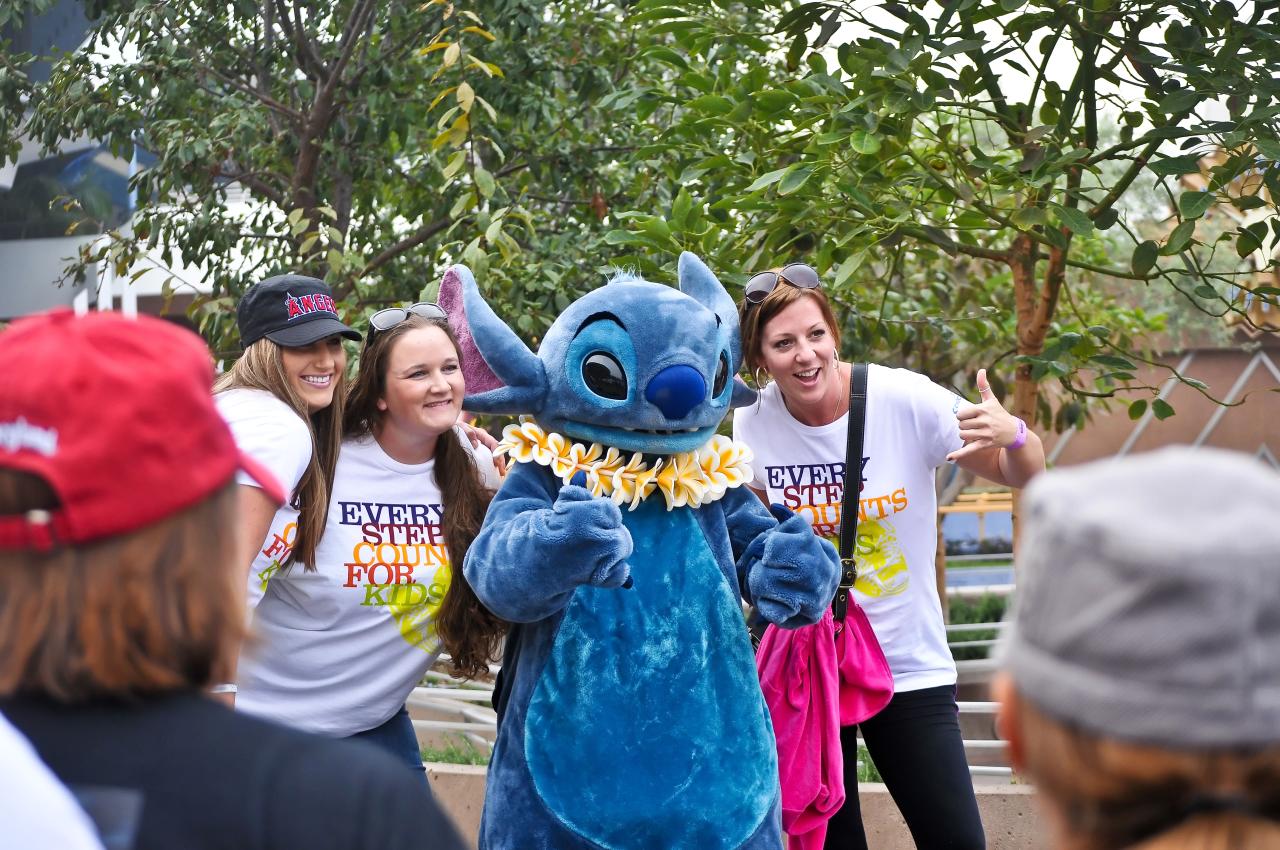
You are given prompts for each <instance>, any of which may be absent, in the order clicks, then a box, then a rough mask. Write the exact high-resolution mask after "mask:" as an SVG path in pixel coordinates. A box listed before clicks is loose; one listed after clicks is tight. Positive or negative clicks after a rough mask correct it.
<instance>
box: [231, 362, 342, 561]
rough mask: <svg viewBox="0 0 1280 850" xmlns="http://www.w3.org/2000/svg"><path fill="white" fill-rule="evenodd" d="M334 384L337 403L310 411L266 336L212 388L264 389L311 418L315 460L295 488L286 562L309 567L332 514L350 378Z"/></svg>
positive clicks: (309, 424) (304, 416)
mask: <svg viewBox="0 0 1280 850" xmlns="http://www.w3.org/2000/svg"><path fill="white" fill-rule="evenodd" d="M335 380H336V381H337V383H336V385H335V387H334V390H333V403H332V404H330V405H329V406H328V407H326V408H324V409H323V410H317V411H316V412H315V413H311V412H310V411H309V410H308V409H307V403H306V402H305V401H303V400H302V397H301V396H299V395H298V393H297V392H296V391H295V390H294V389H293V385H292V384H290V383H289V376H288V375H287V374H286V373H285V370H284V356H283V355H282V354H281V352H280V346H279V345H277V344H276V343H274V342H272V341H271V340H269V339H267V338H266V337H263V338H262V339H260V340H258V341H257V342H255V343H253V344H252V345H250V346H249V347H248V348H246V349H245V351H244V354H242V355H241V356H240V359H239V360H237V361H236V362H235V365H233V366H232V367H231V368H230V369H228V370H227V372H226V373H225V374H223V375H222V377H220V378H219V379H218V382H217V383H216V384H214V387H213V391H214V392H215V393H220V392H223V391H225V390H230V389H235V388H238V387H245V388H250V389H257V390H266V391H267V392H269V393H271V394H272V395H273V396H275V397H276V398H278V399H280V400H281V401H283V402H284V403H285V404H287V405H289V407H291V408H293V410H294V412H295V413H297V414H298V416H299V417H301V419H302V421H303V422H305V423H307V430H308V431H310V432H311V447H312V452H311V462H310V463H309V464H307V471H306V472H304V473H303V474H302V478H301V480H299V481H298V486H297V488H296V489H294V491H293V495H292V501H291V504H292V505H293V507H295V508H297V510H298V534H297V537H295V538H294V543H293V551H292V552H290V553H289V558H288V560H287V561H285V563H286V564H289V563H292V562H293V561H297V562H298V563H300V564H302V565H303V568H304V569H305V570H306V571H308V572H314V571H315V568H316V547H317V546H319V545H320V536H321V535H322V534H324V526H325V521H326V519H327V518H328V516H329V493H330V491H331V490H332V489H333V470H334V468H335V467H336V466H337V463H338V449H339V448H340V447H341V445H342V416H343V408H344V407H345V405H346V398H347V386H346V385H347V382H346V380H345V378H344V377H343V376H342V375H338V376H336V377H335Z"/></svg>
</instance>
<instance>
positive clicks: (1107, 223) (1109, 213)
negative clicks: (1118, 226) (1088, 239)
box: [1093, 207, 1120, 230]
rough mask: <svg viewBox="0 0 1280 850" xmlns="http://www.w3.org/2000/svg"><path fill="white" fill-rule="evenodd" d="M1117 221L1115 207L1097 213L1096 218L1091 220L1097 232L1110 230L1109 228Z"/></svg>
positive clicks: (1118, 215)
mask: <svg viewBox="0 0 1280 850" xmlns="http://www.w3.org/2000/svg"><path fill="white" fill-rule="evenodd" d="M1119 220H1120V213H1119V211H1118V210H1117V209H1116V208H1115V207H1109V208H1108V209H1105V210H1103V211H1102V212H1100V213H1098V217H1097V218H1095V219H1094V220H1093V225H1094V227H1096V228H1098V229H1099V230H1110V229H1111V226H1112V225H1114V224H1115V223H1116V222H1117V221H1119Z"/></svg>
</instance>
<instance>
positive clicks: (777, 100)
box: [752, 89, 799, 112]
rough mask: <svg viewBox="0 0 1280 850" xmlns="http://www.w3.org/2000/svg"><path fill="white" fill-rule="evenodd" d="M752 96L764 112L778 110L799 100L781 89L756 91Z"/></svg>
mask: <svg viewBox="0 0 1280 850" xmlns="http://www.w3.org/2000/svg"><path fill="white" fill-rule="evenodd" d="M752 97H754V98H755V102H756V104H757V105H758V106H759V107H760V108H761V109H763V110H764V111H765V112H780V111H781V110H783V109H786V108H787V107H788V106H791V105H792V104H794V103H795V102H796V101H797V100H799V98H797V97H796V96H795V95H794V94H792V93H791V92H789V91H785V90H783V89H769V90H766V91H760V92H756V93H755V94H754V95H752Z"/></svg>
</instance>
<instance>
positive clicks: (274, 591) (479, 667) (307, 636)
mask: <svg viewBox="0 0 1280 850" xmlns="http://www.w3.org/2000/svg"><path fill="white" fill-rule="evenodd" d="M463 391H464V388H463V378H462V363H461V355H460V354H459V352H458V348H457V344H456V341H455V340H454V338H453V334H452V332H451V331H450V330H449V326H448V323H447V321H446V320H445V318H444V312H443V311H442V310H440V309H439V308H438V307H436V306H435V305H434V304H418V305H414V306H413V307H411V308H408V309H400V308H392V309H389V310H383V311H380V312H379V313H376V314H374V316H373V317H371V319H370V329H369V337H368V341H367V343H366V345H365V348H364V351H363V354H362V356H361V364H360V374H359V376H358V377H357V378H356V380H355V382H354V383H353V384H352V387H351V392H350V396H349V400H348V404H347V408H346V416H345V428H344V438H343V442H342V447H341V451H340V453H339V456H338V463H337V467H336V470H335V473H334V480H333V488H332V493H331V497H330V499H329V512H328V518H327V523H326V526H325V530H324V535H323V537H322V538H321V540H320V545H319V548H318V549H317V552H316V570H315V571H314V572H307V571H302V570H296V569H293V570H287V571H281V572H277V573H274V574H273V575H271V576H270V580H269V581H268V582H267V583H266V586H265V588H264V592H263V595H262V597H261V599H260V601H258V603H257V606H256V608H255V610H254V616H253V628H254V632H255V637H256V641H255V643H254V645H253V646H252V647H251V648H250V649H249V650H247V651H246V652H245V653H243V654H242V656H241V659H240V668H239V675H238V685H239V695H238V697H237V707H238V708H239V709H241V710H243V711H247V712H250V713H252V714H256V715H259V716H263V717H268V718H271V719H275V720H278V721H280V722H283V723H287V724H289V725H292V726H296V727H298V728H301V729H305V730H307V731H311V732H317V733H320V734H324V735H329V736H333V737H357V738H362V739H365V740H368V741H370V742H371V743H374V744H377V745H380V746H382V747H384V748H385V749H387V750H389V751H391V752H392V753H393V754H395V755H397V756H398V757H400V758H402V759H403V760H404V761H405V762H406V763H407V764H409V765H410V766H411V767H413V768H414V769H415V770H416V771H418V773H419V775H420V776H422V781H423V784H424V787H425V784H426V776H425V773H424V772H423V766H422V758H421V755H420V753H419V750H418V745H417V739H416V736H415V735H414V731H413V724H412V722H411V721H410V719H409V715H408V712H407V710H406V709H405V700H406V699H407V698H408V696H409V694H410V692H411V691H412V690H413V688H414V687H415V686H416V685H417V684H418V683H419V682H420V681H421V679H422V676H423V674H424V673H425V672H426V671H427V668H429V667H430V666H431V664H432V663H433V662H434V661H435V660H436V658H437V657H438V656H439V654H440V651H441V649H442V648H443V649H446V650H447V651H448V652H449V653H450V655H451V657H452V660H453V669H454V672H455V673H457V674H459V675H461V676H464V677H472V676H475V675H478V674H479V673H482V672H485V671H486V670H487V669H488V663H489V661H491V660H492V659H493V657H494V655H495V654H496V651H497V649H498V645H499V641H500V638H501V636H502V634H503V632H504V631H505V625H504V624H503V623H502V621H500V620H498V619H497V618H495V617H493V615H491V614H490V613H489V612H488V611H487V610H486V609H485V608H484V607H483V606H482V605H480V603H479V601H478V600H476V598H475V595H474V594H473V593H472V592H471V588H470V587H469V586H468V585H467V583H466V580H465V579H464V578H463V576H462V571H461V570H460V569H459V570H457V571H454V570H452V569H451V567H450V565H451V564H454V563H457V564H461V563H462V558H463V555H464V554H465V552H466V547H467V545H468V544H469V543H470V541H471V539H472V538H473V537H474V536H475V534H476V532H477V531H479V528H480V523H481V521H482V520H483V518H484V513H485V509H486V507H487V506H488V503H489V499H490V497H491V490H492V489H493V488H496V487H497V484H498V480H497V473H496V471H495V469H494V465H493V458H492V455H490V454H489V451H488V449H487V448H485V447H483V446H480V447H473V446H472V445H471V443H470V441H469V439H468V437H467V436H466V435H465V434H464V433H463V431H462V429H461V427H460V426H458V425H457V424H456V423H457V421H458V416H459V414H460V412H461V409H462V397H463Z"/></svg>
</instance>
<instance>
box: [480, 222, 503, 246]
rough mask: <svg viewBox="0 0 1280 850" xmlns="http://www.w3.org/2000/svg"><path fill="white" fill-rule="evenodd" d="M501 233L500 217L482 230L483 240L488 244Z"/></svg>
mask: <svg viewBox="0 0 1280 850" xmlns="http://www.w3.org/2000/svg"><path fill="white" fill-rule="evenodd" d="M501 234H502V219H500V218H497V219H494V220H493V221H492V222H490V223H489V226H488V227H486V228H485V230H484V241H485V242H488V243H489V244H490V245H492V244H494V243H495V242H497V241H498V237H499V236H500V235H501Z"/></svg>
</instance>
